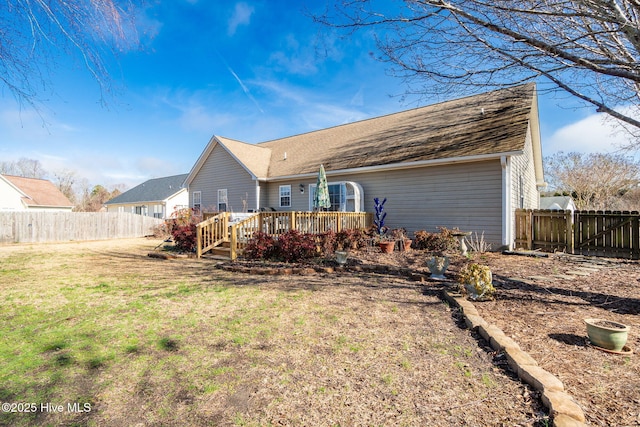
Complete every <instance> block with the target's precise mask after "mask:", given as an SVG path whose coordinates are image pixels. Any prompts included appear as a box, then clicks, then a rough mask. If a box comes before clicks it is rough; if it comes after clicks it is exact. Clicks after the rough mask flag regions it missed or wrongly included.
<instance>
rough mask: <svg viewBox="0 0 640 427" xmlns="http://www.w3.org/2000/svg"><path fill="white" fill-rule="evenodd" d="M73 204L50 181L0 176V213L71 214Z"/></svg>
mask: <svg viewBox="0 0 640 427" xmlns="http://www.w3.org/2000/svg"><path fill="white" fill-rule="evenodd" d="M72 209H73V203H71V201H70V200H69V199H68V198H67V196H65V195H64V194H63V193H62V191H60V190H59V189H58V187H56V186H55V185H54V184H53V183H52V182H51V181H47V180H46V179H36V178H24V177H21V176H12V175H0V211H51V212H58V211H63V212H71V210H72Z"/></svg>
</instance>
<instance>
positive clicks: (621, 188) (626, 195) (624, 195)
mask: <svg viewBox="0 0 640 427" xmlns="http://www.w3.org/2000/svg"><path fill="white" fill-rule="evenodd" d="M545 176H546V177H547V180H548V181H549V185H550V187H551V188H552V189H553V190H555V191H557V192H559V193H565V194H570V195H571V196H572V197H573V199H574V201H575V203H576V207H577V208H578V209H595V210H604V209H608V210H614V209H630V208H631V209H637V208H638V206H630V203H632V202H633V200H634V198H633V197H631V196H632V195H635V194H636V193H637V191H638V185H639V184H640V163H638V162H637V161H635V160H634V159H633V158H632V157H626V156H623V155H620V154H601V153H592V154H582V153H567V154H565V153H562V152H560V153H557V154H555V155H553V156H550V157H547V158H546V159H545Z"/></svg>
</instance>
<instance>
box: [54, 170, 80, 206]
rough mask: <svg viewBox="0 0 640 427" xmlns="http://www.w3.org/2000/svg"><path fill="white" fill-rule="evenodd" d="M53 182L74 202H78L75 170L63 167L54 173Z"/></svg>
mask: <svg viewBox="0 0 640 427" xmlns="http://www.w3.org/2000/svg"><path fill="white" fill-rule="evenodd" d="M53 182H54V184H55V185H56V187H58V189H59V190H60V191H61V192H62V194H64V195H65V196H67V198H68V199H69V200H71V201H72V202H73V203H75V202H76V194H75V190H74V184H75V183H76V173H75V171H72V170H69V169H62V170H59V171H56V172H54V173H53Z"/></svg>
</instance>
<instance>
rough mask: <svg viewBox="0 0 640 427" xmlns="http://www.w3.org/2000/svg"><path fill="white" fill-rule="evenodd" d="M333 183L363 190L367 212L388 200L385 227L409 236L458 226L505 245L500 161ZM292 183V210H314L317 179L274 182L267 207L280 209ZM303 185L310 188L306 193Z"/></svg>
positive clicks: (375, 174)
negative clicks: (283, 188)
mask: <svg viewBox="0 0 640 427" xmlns="http://www.w3.org/2000/svg"><path fill="white" fill-rule="evenodd" d="M327 180H328V181H329V183H332V182H340V181H353V182H357V183H358V184H360V185H361V186H362V188H363V190H364V210H365V211H367V212H373V198H374V197H379V198H380V199H383V198H384V197H386V198H387V203H386V204H385V210H386V212H387V213H388V214H387V220H386V225H387V226H389V227H391V228H399V227H404V228H406V229H407V231H408V232H409V234H410V235H412V233H413V232H414V231H417V230H427V231H430V232H435V231H437V227H439V226H445V227H448V228H453V227H458V228H460V229H461V230H463V231H474V232H478V234H480V233H482V232H483V231H484V233H485V240H487V241H489V242H491V243H492V244H493V247H494V248H497V247H499V246H500V245H501V240H502V239H501V235H502V214H501V204H502V169H501V166H500V161H499V160H491V161H483V162H474V163H460V164H455V165H442V166H428V167H421V168H414V169H405V170H395V171H381V172H369V173H363V174H350V175H342V176H334V175H331V174H330V175H329V176H328V177H327ZM283 184H290V185H291V189H292V195H291V201H292V206H291V208H290V209H281V210H302V211H306V210H308V209H309V195H308V191H309V190H308V186H309V184H315V179H306V180H304V179H295V180H289V181H285V182H282V181H281V182H271V183H270V184H269V197H268V198H267V199H265V201H266V202H267V204H266V206H273V207H275V208H276V209H278V205H279V200H278V188H279V186H280V185H283ZM299 184H304V185H305V192H304V194H301V193H300V191H299Z"/></svg>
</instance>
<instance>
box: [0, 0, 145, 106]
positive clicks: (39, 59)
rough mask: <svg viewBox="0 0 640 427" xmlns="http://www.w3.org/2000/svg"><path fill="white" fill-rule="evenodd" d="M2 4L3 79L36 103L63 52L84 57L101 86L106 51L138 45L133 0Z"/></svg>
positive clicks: (0, 63)
mask: <svg viewBox="0 0 640 427" xmlns="http://www.w3.org/2000/svg"><path fill="white" fill-rule="evenodd" d="M2 3H3V4H2V5H0V83H1V84H2V85H3V86H5V87H6V88H8V89H9V91H10V92H11V93H12V94H13V95H14V97H16V99H17V100H18V101H19V102H20V103H23V102H26V103H28V104H31V105H34V104H35V101H36V98H37V93H38V91H39V90H41V89H42V88H43V87H46V86H47V83H48V76H47V71H48V70H50V68H51V67H52V66H53V65H54V64H55V63H57V62H58V60H57V58H58V57H59V55H60V54H61V53H62V54H64V55H68V56H73V57H76V58H79V59H80V61H81V63H82V65H83V66H84V67H86V69H87V70H88V71H89V72H90V73H91V74H92V75H93V77H94V78H95V79H96V81H97V82H98V83H99V85H100V87H101V89H102V90H104V89H105V88H106V87H107V82H108V81H109V79H108V76H109V74H108V72H107V70H106V67H105V65H104V62H103V59H102V58H103V54H104V53H106V51H108V50H110V51H111V53H117V52H118V51H121V50H124V49H128V48H130V47H131V46H132V45H136V44H137V36H136V28H135V25H134V22H133V17H134V16H135V14H134V0H8V1H6V2H2Z"/></svg>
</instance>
